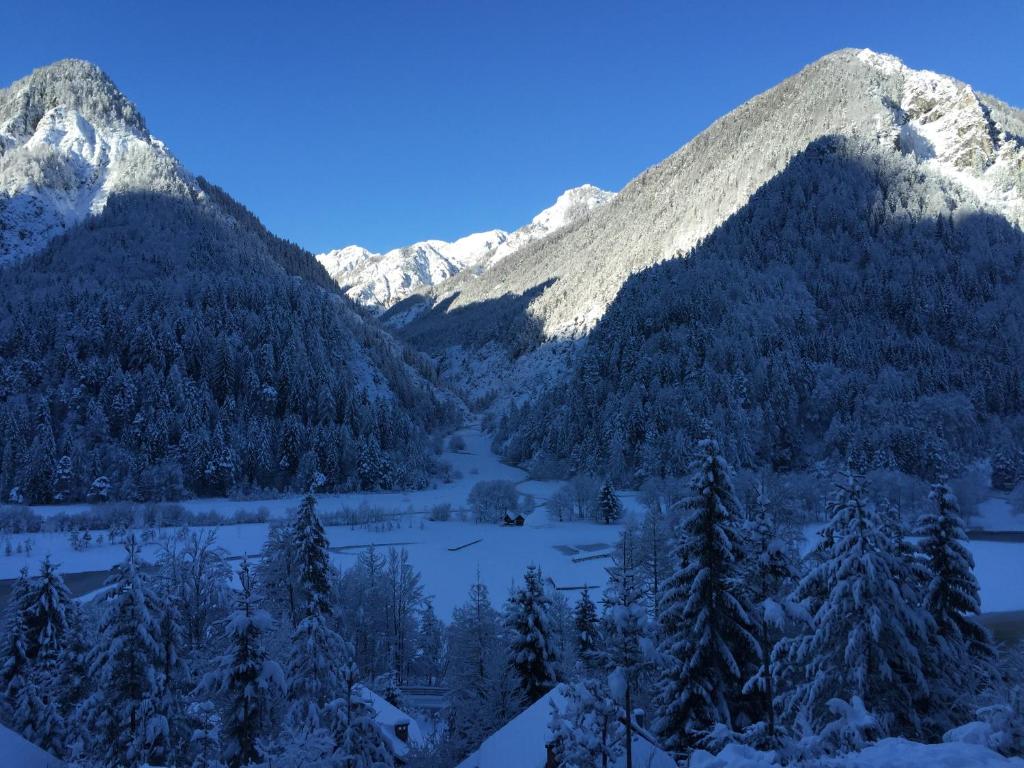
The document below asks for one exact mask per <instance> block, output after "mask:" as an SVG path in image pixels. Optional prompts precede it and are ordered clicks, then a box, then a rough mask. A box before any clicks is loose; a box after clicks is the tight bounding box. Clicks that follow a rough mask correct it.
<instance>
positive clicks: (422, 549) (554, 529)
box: [0, 425, 638, 616]
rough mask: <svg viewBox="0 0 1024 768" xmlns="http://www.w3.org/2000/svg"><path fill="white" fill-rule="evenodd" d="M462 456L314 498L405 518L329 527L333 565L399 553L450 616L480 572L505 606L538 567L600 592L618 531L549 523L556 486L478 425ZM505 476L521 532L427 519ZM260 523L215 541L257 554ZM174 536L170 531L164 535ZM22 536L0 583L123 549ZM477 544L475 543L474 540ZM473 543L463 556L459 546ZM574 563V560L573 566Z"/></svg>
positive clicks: (286, 505) (279, 510) (229, 509)
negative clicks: (496, 449) (28, 548)
mask: <svg viewBox="0 0 1024 768" xmlns="http://www.w3.org/2000/svg"><path fill="white" fill-rule="evenodd" d="M456 434H458V435H461V436H462V438H463V439H464V440H465V443H466V449H465V451H460V452H454V453H453V452H451V451H448V452H446V454H445V456H444V458H445V459H446V460H447V461H449V462H450V463H451V464H452V465H453V466H454V467H455V468H456V469H457V470H458V471H459V472H460V473H461V474H462V477H461V478H459V479H457V480H455V481H454V482H452V483H447V484H441V485H439V486H438V487H437V488H433V489H428V490H423V491H411V492H405V493H350V494H334V495H323V496H320V497H319V499H318V504H319V510H320V511H321V513H322V514H324V515H328V516H329V515H330V514H331V513H333V512H336V511H338V510H342V509H346V508H348V509H355V508H359V507H360V506H363V505H366V506H369V507H373V508H378V509H382V510H386V511H392V512H398V513H408V514H402V515H401V516H399V517H396V518H394V520H393V521H392V522H391V523H390V524H372V525H369V526H356V527H350V526H328V528H327V535H328V539H329V540H330V545H331V547H332V548H335V549H336V550H338V551H335V552H334V554H333V558H334V560H335V562H336V563H337V564H338V566H339V567H342V568H347V567H349V566H350V565H351V564H352V563H353V562H354V561H355V558H356V556H357V555H358V554H359V552H361V551H363V550H365V548H366V547H367V546H368V545H370V544H374V545H377V546H379V547H382V548H387V547H389V546H401V547H405V548H406V549H408V551H409V558H410V560H411V562H412V564H413V565H414V566H415V567H416V568H417V569H418V570H419V571H420V572H421V573H422V574H423V582H424V585H425V589H426V592H427V594H428V595H432V596H433V597H434V605H435V608H436V609H437V611H438V613H439V615H441V616H448V615H450V613H451V611H452V609H453V608H454V607H455V606H456V605H459V604H460V603H462V602H463V601H464V600H465V599H466V595H467V593H468V590H469V587H470V585H471V584H472V583H473V582H474V581H475V580H476V578H477V573H479V576H480V579H481V581H482V582H483V583H484V584H486V585H487V587H488V589H489V590H490V592H491V599H492V600H493V601H494V602H495V603H500V602H502V601H504V599H505V597H506V596H507V594H508V590H509V587H511V586H512V584H513V583H514V582H515V581H516V580H518V579H521V578H522V575H523V572H524V570H525V569H526V566H527V565H530V564H536V565H539V566H541V568H542V569H543V571H544V574H545V576H547V577H548V578H550V579H551V580H552V581H553V582H554V584H555V585H556V586H558V587H566V586H570V587H579V586H582V585H584V584H586V585H590V586H597V587H600V586H601V585H603V584H604V581H605V576H606V574H605V571H604V569H605V566H607V565H608V562H609V561H608V559H607V558H596V559H587V560H581V558H593V557H594V556H595V555H601V554H603V553H606V552H607V551H608V550H609V548H610V547H611V546H612V545H613V544H614V543H615V541H616V540H617V538H618V533H619V529H618V527H617V526H607V525H599V524H595V523H584V522H574V523H568V522H566V523H560V522H557V521H556V522H552V521H549V520H548V516H547V512H546V510H545V509H544V508H543V502H544V500H545V499H546V498H547V497H548V496H550V494H551V493H552V492H553V491H554V490H555V489H557V488H558V486H559V483H558V482H538V481H526V480H525V478H526V475H525V473H524V472H523V471H522V470H519V469H517V468H515V467H510V466H508V465H507V464H503V463H502V462H501V461H500V460H499V459H498V457H497V456H495V455H494V453H493V452H492V451H491V450H490V441H489V439H488V438H487V436H486V435H484V434H482V433H481V432H480V430H479V428H478V427H476V426H475V425H473V426H469V427H467V428H465V429H463V430H460V431H459V432H458V433H456ZM493 479H504V480H509V481H511V482H515V483H518V484H519V486H520V490H521V491H523V492H524V493H528V494H530V495H532V496H534V498H535V500H536V502H537V506H538V509H537V510H536V511H535V512H534V514H532V515H530V516H529V518H528V519H527V522H526V525H524V526H523V527H522V528H517V527H506V526H501V525H495V524H483V523H473V522H466V521H461V520H450V521H446V522H432V521H430V520H429V519H427V518H428V513H429V511H430V510H431V509H432V508H433V507H434V506H436V505H438V504H443V503H447V504H451V505H453V507H456V508H462V507H465V506H466V499H467V497H468V495H469V491H470V489H471V488H472V487H473V485H475V484H476V483H477V482H479V481H480V480H493ZM299 500H300V499H299V497H298V496H290V497H286V498H281V499H273V500H263V501H232V500H228V499H197V500H192V501H187V502H184V503H183V504H184V506H185V507H187V508H189V509H192V510H194V511H197V512H200V511H202V512H205V511H208V510H214V511H217V512H219V513H221V514H224V515H231V514H233V513H234V512H235V511H236V510H239V509H245V510H250V511H255V510H257V509H259V508H260V507H266V508H267V509H268V510H269V511H270V513H271V516H272V517H282V516H284V515H285V514H286V512H287V511H288V510H289V509H290V508H294V507H296V506H297V505H298V503H299ZM623 502H624V503H625V505H626V507H627V508H631V507H632V508H635V507H637V506H638V503H637V502H636V500H635V498H634V497H633V496H632V495H631V494H623ZM85 508H86V505H76V506H66V507H39V508H37V511H38V512H40V513H41V514H53V513H55V512H56V511H57V510H58V509H64V510H69V511H70V510H75V509H85ZM267 529H268V525H267V524H262V523H253V524H243V525H225V526H222V527H220V528H219V530H218V534H217V536H218V542H219V544H220V545H221V546H222V547H224V549H226V550H227V551H228V552H229V553H230V554H231V555H242V554H250V555H255V554H258V553H259V551H260V548H261V547H262V545H263V542H264V540H265V539H266V535H267ZM162 533H166V534H167V535H173V533H174V532H173V531H170V530H168V531H164V532H162ZM26 539H31V540H32V542H33V547H32V553H31V555H28V554H25V553H17V552H16V553H14V554H12V555H10V556H6V557H5V556H3V555H2V554H0V579H9V578H13V577H15V576H17V574H18V571H19V569H20V568H21V567H22V566H24V565H28V566H29V568H30V569H31V570H35V569H36V568H37V567H38V563H39V562H40V561H41V560H42V558H43V557H45V556H46V555H51V556H52V557H53V559H54V560H55V561H57V562H59V563H60V566H61V571H62V572H64V573H66V574H73V573H83V572H88V571H100V570H105V569H107V568H109V567H110V566H111V565H112V564H113V563H115V562H117V561H118V560H120V559H121V557H122V555H123V549H122V548H121V546H120V545H111V544H103V545H101V546H98V545H95V544H93V545H92V546H90V547H89V548H88V549H85V550H83V551H75V550H73V549H72V548H71V546H70V542H69V539H68V536H67V534H64V533H38V534H26V535H16V536H14V537H12V541H13V542H14V543H15V544H18V543H23V542H24V541H25V540H26ZM477 540H479V541H477ZM470 542H476V543H474V544H472V545H470V546H468V547H465V548H463V549H457V550H456V551H452V550H453V549H455V548H457V547H461V546H463V545H465V544H469V543H470ZM156 549H157V545H156V544H150V545H147V548H146V552H148V553H151V554H153V555H155V553H156ZM577 561H579V562H577Z"/></svg>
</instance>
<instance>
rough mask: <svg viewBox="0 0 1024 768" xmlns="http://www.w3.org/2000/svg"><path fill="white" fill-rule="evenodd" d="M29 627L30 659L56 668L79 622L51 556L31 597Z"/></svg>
mask: <svg viewBox="0 0 1024 768" xmlns="http://www.w3.org/2000/svg"><path fill="white" fill-rule="evenodd" d="M26 608H27V617H26V625H27V629H28V636H29V645H28V648H27V651H28V655H29V658H31V659H33V660H35V661H38V662H39V663H41V664H43V665H45V666H47V667H51V668H52V667H54V666H56V664H57V661H58V659H59V658H60V656H61V654H62V653H63V650H64V647H65V644H66V642H67V637H68V633H69V632H70V629H71V624H72V622H73V621H75V620H76V619H77V611H76V610H75V604H74V601H73V600H72V598H71V590H69V589H68V586H67V584H65V583H64V578H63V577H62V576H61V575H60V574H59V573H58V572H57V567H56V566H55V565H54V564H53V562H52V561H51V560H50V556H49V555H47V556H46V557H44V558H43V562H42V564H41V565H40V569H39V576H38V577H37V578H36V579H35V580H34V581H33V583H32V589H31V591H30V592H29V595H28V602H27V606H26Z"/></svg>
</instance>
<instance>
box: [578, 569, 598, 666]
mask: <svg viewBox="0 0 1024 768" xmlns="http://www.w3.org/2000/svg"><path fill="white" fill-rule="evenodd" d="M573 625H574V628H575V630H576V632H575V640H576V656H577V658H579V659H580V661H582V662H583V664H584V665H586V664H589V663H590V660H591V654H592V653H593V652H594V650H595V649H596V647H597V642H598V636H597V606H596V605H594V601H593V600H591V599H590V589H589V588H587V587H584V588H583V592H582V593H581V594H580V599H579V600H577V601H576V610H575V611H574V612H573Z"/></svg>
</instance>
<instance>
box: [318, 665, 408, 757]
mask: <svg viewBox="0 0 1024 768" xmlns="http://www.w3.org/2000/svg"><path fill="white" fill-rule="evenodd" d="M358 680H359V674H358V670H357V668H356V665H355V663H354V662H352V661H348V662H347V663H345V664H344V665H343V666H342V693H341V696H340V697H338V698H337V699H335V700H334V701H332V702H331V703H330V704H329V705H328V709H327V714H328V718H329V722H330V725H329V727H330V730H331V732H332V733H333V734H334V739H335V743H336V744H337V748H336V749H335V751H334V755H333V758H334V760H336V761H338V764H340V765H341V766H345V768H349V766H351V768H392V766H393V765H394V754H393V753H392V751H391V746H390V744H389V743H388V741H387V739H386V738H385V736H384V734H383V732H382V731H381V729H380V726H379V725H378V724H377V721H376V719H375V718H376V712H375V711H374V708H373V703H372V702H371V700H370V697H369V694H368V692H367V690H366V688H365V687H363V686H362V685H360V684H359V682H358Z"/></svg>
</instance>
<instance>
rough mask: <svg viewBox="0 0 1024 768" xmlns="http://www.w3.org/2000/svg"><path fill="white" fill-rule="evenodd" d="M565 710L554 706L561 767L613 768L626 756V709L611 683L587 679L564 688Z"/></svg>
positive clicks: (553, 726)
mask: <svg viewBox="0 0 1024 768" xmlns="http://www.w3.org/2000/svg"><path fill="white" fill-rule="evenodd" d="M564 692H565V701H564V704H563V705H562V707H561V708H559V706H558V705H557V704H556V703H555V702H551V719H550V721H549V726H548V727H549V729H550V731H551V735H552V740H553V742H554V752H555V759H556V761H557V765H559V766H565V768H609V767H610V766H613V765H617V764H618V762H617V761H618V760H619V758H621V757H622V756H623V753H624V751H625V750H624V749H623V738H624V736H625V732H626V728H625V725H624V723H623V721H622V709H621V707H619V705H618V704H616V703H615V701H613V699H612V696H611V692H610V691H609V690H608V683H607V681H606V680H604V679H603V678H602V677H600V676H598V675H586V676H584V677H583V678H582V679H580V680H578V681H577V682H575V683H569V684H567V685H565V687H564Z"/></svg>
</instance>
